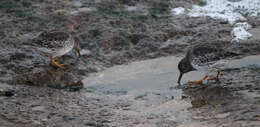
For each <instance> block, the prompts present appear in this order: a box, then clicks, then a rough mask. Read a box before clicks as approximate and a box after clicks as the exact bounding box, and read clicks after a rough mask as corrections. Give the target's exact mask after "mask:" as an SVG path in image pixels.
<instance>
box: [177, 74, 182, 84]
mask: <svg viewBox="0 0 260 127" xmlns="http://www.w3.org/2000/svg"><path fill="white" fill-rule="evenodd" d="M182 75H183V73H182V72H180V75H179V78H178V84H180V83H181V78H182Z"/></svg>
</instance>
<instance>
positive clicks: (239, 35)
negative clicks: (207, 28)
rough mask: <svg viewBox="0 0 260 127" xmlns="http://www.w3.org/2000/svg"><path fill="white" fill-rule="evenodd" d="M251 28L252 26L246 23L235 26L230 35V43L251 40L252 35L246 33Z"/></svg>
mask: <svg viewBox="0 0 260 127" xmlns="http://www.w3.org/2000/svg"><path fill="white" fill-rule="evenodd" d="M251 28H252V26H251V25H249V24H248V23H247V22H244V23H237V24H235V25H234V28H233V30H232V32H231V35H232V37H233V39H232V40H231V42H232V43H237V42H239V41H240V40H247V39H249V38H251V37H252V36H253V35H252V34H251V33H249V32H248V31H247V30H249V29H251Z"/></svg>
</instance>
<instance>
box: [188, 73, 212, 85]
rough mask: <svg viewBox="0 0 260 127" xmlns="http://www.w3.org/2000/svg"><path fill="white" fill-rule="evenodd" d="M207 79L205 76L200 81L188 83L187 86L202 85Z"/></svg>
mask: <svg viewBox="0 0 260 127" xmlns="http://www.w3.org/2000/svg"><path fill="white" fill-rule="evenodd" d="M207 78H208V75H205V77H204V78H202V79H201V80H199V81H189V84H190V85H196V84H202V83H203V81H204V80H206V79H207Z"/></svg>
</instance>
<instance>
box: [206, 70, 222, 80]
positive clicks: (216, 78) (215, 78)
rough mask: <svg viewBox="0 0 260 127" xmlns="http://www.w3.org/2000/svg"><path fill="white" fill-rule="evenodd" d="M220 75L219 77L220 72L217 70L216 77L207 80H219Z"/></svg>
mask: <svg viewBox="0 0 260 127" xmlns="http://www.w3.org/2000/svg"><path fill="white" fill-rule="evenodd" d="M220 75H221V70H220V69H219V70H218V75H217V76H216V77H213V78H209V79H208V80H217V81H218V80H219V79H220Z"/></svg>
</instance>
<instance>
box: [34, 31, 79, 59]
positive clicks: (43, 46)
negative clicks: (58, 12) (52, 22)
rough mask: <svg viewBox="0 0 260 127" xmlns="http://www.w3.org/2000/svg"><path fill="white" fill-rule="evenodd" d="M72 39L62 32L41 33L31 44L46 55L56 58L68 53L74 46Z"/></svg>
mask: <svg viewBox="0 0 260 127" xmlns="http://www.w3.org/2000/svg"><path fill="white" fill-rule="evenodd" d="M74 42H75V41H74V39H73V37H72V36H71V35H70V34H68V33H66V32H62V31H50V32H42V33H41V34H40V35H39V36H38V37H37V38H36V39H35V41H34V42H33V43H34V46H36V47H37V48H38V49H39V50H41V51H42V52H44V53H45V54H46V55H49V56H53V57H57V56H62V55H64V54H66V53H67V52H69V51H70V50H71V49H72V48H73V46H74Z"/></svg>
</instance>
